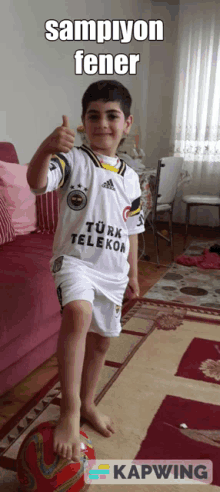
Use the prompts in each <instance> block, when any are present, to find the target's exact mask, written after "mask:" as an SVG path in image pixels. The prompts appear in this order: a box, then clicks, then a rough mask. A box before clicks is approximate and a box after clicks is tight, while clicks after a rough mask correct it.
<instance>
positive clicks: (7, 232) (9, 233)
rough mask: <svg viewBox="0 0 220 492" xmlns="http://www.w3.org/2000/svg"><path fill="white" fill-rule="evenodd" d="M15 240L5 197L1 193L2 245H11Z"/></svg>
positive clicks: (0, 236) (0, 231)
mask: <svg viewBox="0 0 220 492" xmlns="http://www.w3.org/2000/svg"><path fill="white" fill-rule="evenodd" d="M14 239H15V230H14V227H13V225H12V222H11V216H10V214H9V212H8V209H7V204H6V201H5V197H4V196H3V195H2V194H1V193H0V244H4V243H9V242H10V241H13V240H14Z"/></svg>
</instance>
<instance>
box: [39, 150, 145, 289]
mask: <svg viewBox="0 0 220 492" xmlns="http://www.w3.org/2000/svg"><path fill="white" fill-rule="evenodd" d="M113 163H114V164H113ZM55 189H58V194H59V199H60V215H59V220H58V225H57V229H56V233H55V237H54V245H53V258H57V257H58V256H60V255H68V256H73V257H75V258H77V259H78V260H79V261H80V263H81V262H83V263H84V264H86V265H87V266H89V267H90V268H92V269H94V270H96V272H97V273H98V272H100V273H103V274H104V275H105V276H107V277H108V278H109V279H110V278H112V279H113V278H115V277H116V276H117V279H118V280H121V281H123V279H125V277H126V276H127V274H128V271H129V264H128V261H127V258H128V253H129V237H128V236H129V235H131V234H139V233H142V232H144V230H145V228H144V215H143V212H142V210H141V206H140V197H141V189H140V184H139V178H138V175H137V174H136V172H135V171H134V170H133V169H131V168H130V167H129V166H128V165H127V164H125V163H124V162H123V161H122V160H120V159H119V158H118V159H117V158H110V157H107V156H102V159H100V156H99V158H98V157H97V155H96V154H95V153H94V152H93V151H92V150H91V149H90V148H89V147H87V146H85V145H83V146H82V147H80V148H77V147H73V149H72V150H71V151H70V152H68V153H67V154H65V153H59V154H57V155H54V156H53V157H52V159H51V162H50V165H49V170H48V179H47V186H46V188H45V189H44V190H43V192H44V193H46V192H49V191H53V190H55ZM32 191H33V192H35V193H38V191H37V190H32ZM94 273H95V272H94Z"/></svg>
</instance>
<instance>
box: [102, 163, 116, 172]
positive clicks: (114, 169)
mask: <svg viewBox="0 0 220 492" xmlns="http://www.w3.org/2000/svg"><path fill="white" fill-rule="evenodd" d="M102 167H104V168H105V169H107V171H113V173H118V169H116V168H115V167H114V166H111V164H105V163H104V162H102Z"/></svg>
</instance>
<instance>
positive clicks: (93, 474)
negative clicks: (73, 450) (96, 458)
mask: <svg viewBox="0 0 220 492" xmlns="http://www.w3.org/2000/svg"><path fill="white" fill-rule="evenodd" d="M109 468H110V466H109V465H99V466H98V469H97V470H90V471H89V478H90V479H91V480H95V479H96V480H97V478H101V479H105V478H106V475H109V473H110V472H109Z"/></svg>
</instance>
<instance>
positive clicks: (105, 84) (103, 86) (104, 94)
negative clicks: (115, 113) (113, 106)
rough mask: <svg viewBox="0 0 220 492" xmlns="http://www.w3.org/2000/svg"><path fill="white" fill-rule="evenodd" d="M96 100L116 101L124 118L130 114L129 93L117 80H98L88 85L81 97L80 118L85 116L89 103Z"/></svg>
mask: <svg viewBox="0 0 220 492" xmlns="http://www.w3.org/2000/svg"><path fill="white" fill-rule="evenodd" d="M98 100H101V101H104V102H109V101H117V102H118V103H119V104H120V107H121V110H122V111H123V113H124V115H125V119H127V118H128V116H130V108H131V103H132V99H131V95H130V93H129V91H128V90H127V89H126V87H124V85H122V84H121V83H120V82H117V80H99V81H98V82H93V84H91V85H90V86H89V87H88V89H87V90H86V92H85V93H84V95H83V98H82V119H83V118H85V114H86V111H87V108H88V106H89V104H90V103H91V102H93V101H98Z"/></svg>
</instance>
